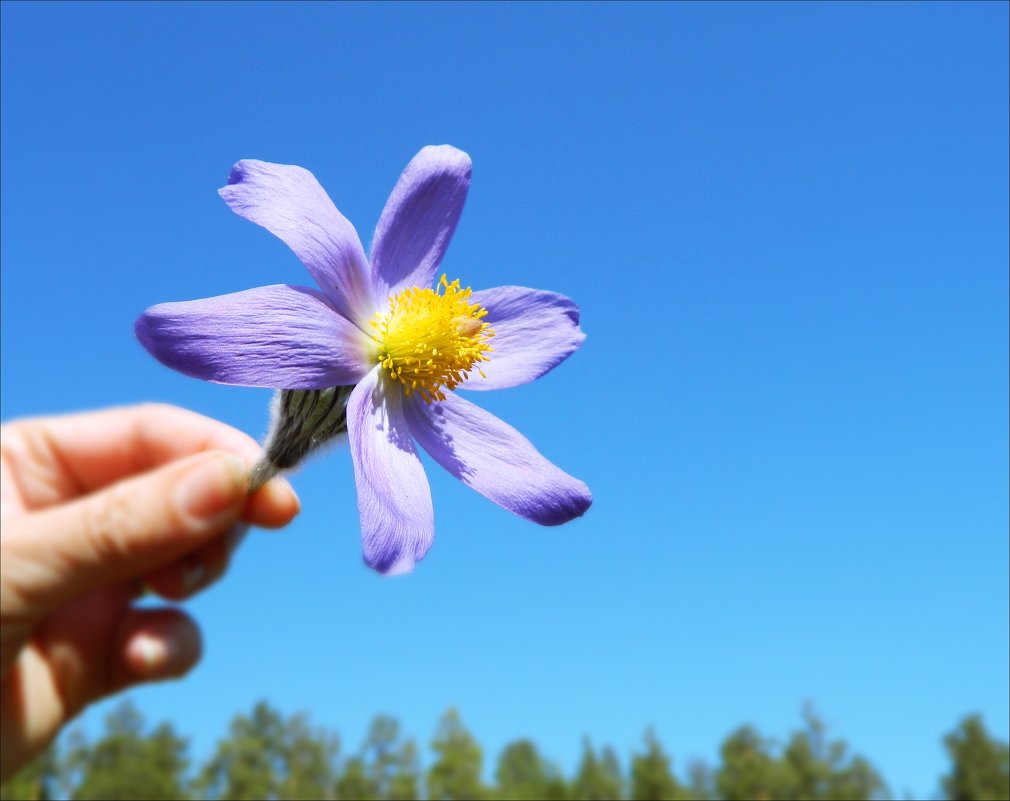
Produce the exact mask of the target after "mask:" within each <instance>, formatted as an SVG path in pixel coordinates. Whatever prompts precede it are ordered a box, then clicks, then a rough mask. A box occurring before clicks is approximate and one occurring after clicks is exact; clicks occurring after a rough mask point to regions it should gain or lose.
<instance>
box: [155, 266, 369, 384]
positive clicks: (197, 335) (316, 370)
mask: <svg viewBox="0 0 1010 801" xmlns="http://www.w3.org/2000/svg"><path fill="white" fill-rule="evenodd" d="M135 330H136V333H137V339H139V340H140V342H141V344H142V345H143V346H144V347H145V348H147V350H148V351H149V352H150V353H151V355H152V356H154V357H155V358H156V359H157V360H158V361H160V362H161V363H162V364H164V365H166V366H167V367H171V368H172V369H173V370H178V371H179V372H180V373H185V374H186V375H189V376H193V377H194V378H202V379H203V380H205V381H216V382H218V383H221V384H240V385H242V386H250V387H272V388H274V389H323V388H325V387H334V386H347V385H351V384H356V383H357V382H358V380H359V379H360V378H361V377H362V376H363V375H364V374H365V373H366V372H367V371H368V365H367V360H366V348H367V337H366V336H365V334H363V333H362V332H361V330H360V329H358V328H357V327H356V326H354V325H353V324H351V323H350V322H348V321H347V320H346V319H344V318H343V317H341V316H340V315H339V314H337V312H335V311H334V310H333V308H332V307H331V306H330V305H329V303H328V302H327V300H326V298H325V297H324V296H323V294H322V293H321V292H317V291H316V290H314V289H309V288H307V287H297V286H287V285H286V284H276V285H274V286H263V287H258V288H256V289H247V290H245V291H243V292H233V293H232V294H229V295H218V296H217V297H213V298H204V299H203V300H191V301H185V302H181V303H162V304H159V305H157V306H152V307H151V308H150V309H148V310H147V311H145V312H144V313H143V314H142V315H140V317H139V318H138V319H137V322H136V325H135Z"/></svg>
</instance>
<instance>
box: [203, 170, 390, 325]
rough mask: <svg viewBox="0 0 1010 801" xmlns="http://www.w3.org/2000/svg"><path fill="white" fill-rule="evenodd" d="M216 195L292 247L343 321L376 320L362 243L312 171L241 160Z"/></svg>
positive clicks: (359, 322)
mask: <svg viewBox="0 0 1010 801" xmlns="http://www.w3.org/2000/svg"><path fill="white" fill-rule="evenodd" d="M218 193H219V194H220V195H221V197H222V198H224V201H225V203H227V204H228V205H229V206H230V207H231V209H232V211H234V212H235V213H236V214H238V215H239V216H241V217H245V218H246V219H247V220H251V221H252V222H254V223H256V224H257V225H262V226H263V227H264V228H266V229H267V230H268V231H270V233H272V234H273V235H274V236H276V237H278V238H279V239H281V240H282V241H283V242H284V243H285V244H286V245H287V246H288V247H290V248H291V249H292V250H293V251H294V252H295V255H296V256H298V258H299V259H301V261H302V264H304V265H305V266H306V268H308V271H309V272H310V273H311V274H312V277H313V278H314V279H315V280H316V283H317V284H319V287H320V289H322V290H323V292H324V293H325V294H326V296H327V297H328V298H329V299H330V301H331V302H332V303H333V306H334V308H336V310H337V311H339V312H340V313H341V314H342V315H344V317H346V318H347V319H348V320H351V321H352V322H354V323H357V324H358V325H359V326H364V325H367V323H368V320H370V319H372V317H374V315H375V312H376V310H377V306H376V303H375V299H374V297H373V294H372V285H371V279H370V277H369V268H368V260H367V259H366V258H365V251H364V249H363V248H362V247H361V240H359V239H358V234H357V232H356V231H355V230H354V226H352V225H351V224H350V223H349V222H348V221H347V220H346V219H345V218H344V216H343V215H342V214H341V213H340V212H339V211H337V208H336V206H334V205H333V201H331V200H330V198H329V196H328V195H327V194H326V191H325V190H324V189H323V188H322V187H321V186H320V185H319V182H318V181H317V180H316V179H315V176H313V175H312V173H311V172H309V171H308V170H306V169H304V168H302V167H295V166H291V165H287V164H270V163H269V162H266V161H256V160H255V159H244V160H243V161H240V162H238V164H236V165H235V166H234V167H232V170H231V175H230V176H229V177H228V186H225V187H222V188H221V189H219V190H218ZM382 300H383V301H385V297H383V298H382Z"/></svg>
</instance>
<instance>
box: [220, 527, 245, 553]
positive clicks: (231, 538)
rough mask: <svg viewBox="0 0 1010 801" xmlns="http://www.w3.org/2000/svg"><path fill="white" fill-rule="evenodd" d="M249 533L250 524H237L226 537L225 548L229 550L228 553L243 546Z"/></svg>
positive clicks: (229, 530)
mask: <svg viewBox="0 0 1010 801" xmlns="http://www.w3.org/2000/svg"><path fill="white" fill-rule="evenodd" d="M248 533H249V524H248V523H241V522H239V523H236V524H235V525H233V526H232V527H231V528H230V529H228V531H227V532H225V535H224V547H225V548H226V549H227V551H228V553H229V554H230V553H232V552H234V550H235V549H236V548H238V546H239V545H240V544H241V542H242V540H244V539H245V535H246V534H248Z"/></svg>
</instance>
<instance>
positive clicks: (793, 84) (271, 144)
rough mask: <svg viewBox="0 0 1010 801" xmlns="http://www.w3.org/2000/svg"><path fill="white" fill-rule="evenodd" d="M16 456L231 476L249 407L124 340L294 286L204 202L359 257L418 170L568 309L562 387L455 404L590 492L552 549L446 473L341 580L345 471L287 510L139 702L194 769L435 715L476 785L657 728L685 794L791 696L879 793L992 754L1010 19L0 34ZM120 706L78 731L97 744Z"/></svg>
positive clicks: (496, 269) (916, 788)
mask: <svg viewBox="0 0 1010 801" xmlns="http://www.w3.org/2000/svg"><path fill="white" fill-rule="evenodd" d="M2 14H3V19H2V22H3V34H2V35H3V41H2V44H3V56H2V59H3V62H2V73H3V79H2V80H3V86H2V89H3V92H2V104H3V108H2V111H3V137H2V157H3V174H2V182H3V186H2V188H3V206H2V225H3V237H2V259H3V274H2V276H3V277H2V290H3V293H2V312H3V323H2V333H3V341H2V357H3V384H2V403H3V410H2V412H3V417H4V419H10V418H13V417H17V416H22V415H28V414H37V413H50V412H61V411H69V410H76V409H84V408H92V407H101V406H108V405H113V404H123V403H132V402H139V401H145V400H161V401H167V402H171V403H175V404H179V405H182V406H186V407H189V408H192V409H196V410H198V411H200V412H202V413H204V414H208V415H211V416H214V417H217V418H219V419H221V420H225V421H227V422H229V423H231V424H233V425H235V426H237V427H239V428H241V429H243V430H245V431H248V432H250V433H251V434H253V435H254V436H259V435H261V434H262V433H263V432H264V430H265V428H266V423H267V418H266V409H267V404H268V402H269V398H270V392H269V391H267V390H256V389H243V388H235V387H226V386H218V385H211V384H205V383H201V382H198V381H195V380H192V379H189V378H186V377H184V376H182V375H178V374H175V373H173V372H170V371H169V370H167V369H165V368H163V367H162V366H160V365H159V364H158V363H156V362H155V361H154V360H153V359H152V358H150V357H149V356H148V355H147V354H146V353H145V352H144V351H143V350H142V349H141V347H140V346H139V345H138V344H137V342H136V341H135V340H134V338H133V333H132V325H133V321H134V319H135V318H136V316H137V315H138V314H139V313H140V312H141V311H142V310H143V309H144V308H145V307H147V306H149V305H152V304H154V303H158V302H162V301H167V300H186V299H191V298H197V297H206V296H209V295H214V294H220V293H224V292H230V291H235V290H240V289H245V288H248V287H253V286H260V285H264V284H272V283H278V282H290V283H296V284H305V283H309V282H310V279H309V278H308V276H307V275H306V274H305V272H304V270H303V268H302V266H301V265H300V264H299V262H298V261H297V259H296V258H295V257H294V256H293V255H292V254H291V253H290V252H289V251H288V250H287V249H286V247H285V246H284V245H283V244H282V243H281V242H280V241H279V240H276V239H274V238H273V237H271V236H270V235H269V234H268V233H266V232H265V231H263V230H262V229H259V228H257V227H256V226H254V225H252V224H251V223H248V222H246V221H244V220H241V219H240V218H238V217H237V216H236V215H234V214H233V213H232V212H231V211H229V210H228V209H227V207H226V206H225V205H224V203H223V202H222V201H221V200H220V199H219V198H218V196H217V192H216V190H217V189H218V187H220V186H221V185H223V184H224V182H225V180H226V178H227V175H228V171H229V168H230V167H231V165H232V164H233V163H234V162H235V161H237V160H238V159H240V158H258V159H264V160H267V161H275V162H282V163H289V164H300V165H302V166H304V167H307V168H308V169H310V170H312V171H313V172H314V173H315V175H316V176H317V177H318V178H319V180H320V182H321V183H322V184H323V186H325V187H326V188H327V190H328V191H329V193H330V195H331V197H332V198H333V199H334V201H335V203H336V204H337V206H338V208H340V209H341V211H342V212H343V213H344V214H345V215H346V216H347V217H348V218H349V219H350V220H351V222H352V223H354V224H355V226H356V227H357V229H358V231H359V233H360V235H361V238H362V240H363V242H364V243H365V244H366V247H367V244H368V242H369V241H370V239H371V233H372V230H373V227H374V225H375V221H376V220H377V219H378V215H379V212H380V211H381V209H382V206H383V203H384V202H385V199H386V196H387V194H388V192H389V190H390V189H391V188H392V186H393V184H394V182H395V181H396V178H397V177H398V175H399V172H400V170H401V169H402V168H403V166H404V165H405V164H406V163H407V161H408V160H409V159H410V158H411V156H413V155H414V153H415V152H416V151H417V150H418V149H420V148H421V147H422V146H423V145H425V144H441V143H449V144H453V145H455V146H457V147H460V148H462V149H464V150H466V151H467V152H468V153H469V154H470V155H471V157H472V159H473V162H474V170H473V184H472V189H471V192H470V196H469V200H468V203H467V207H466V209H465V211H464V213H463V217H462V220H461V222H460V225H459V228H458V229H457V233H456V237H455V239H454V241H453V243H452V246H451V247H450V249H449V251H448V254H447V257H446V260H445V261H444V262H443V265H444V269H445V271H446V272H447V273H448V274H449V276H450V278H452V277H459V278H460V279H461V280H462V282H463V283H464V284H470V285H472V286H473V287H474V288H483V287H489V286H496V285H499V284H520V285H526V286H533V287H540V288H544V289H550V290H554V291H558V292H562V293H565V294H567V295H569V296H571V297H572V298H574V299H575V300H576V301H577V302H578V303H579V304H580V306H581V308H582V321H583V328H584V329H585V331H586V332H587V333H588V339H587V341H586V343H585V345H584V347H583V349H582V350H581V351H580V352H578V353H577V354H575V355H574V356H573V357H572V358H571V359H570V360H569V361H568V362H566V363H565V364H563V365H562V366H561V367H559V368H558V369H557V370H555V371H554V372H553V373H551V374H550V375H548V376H547V377H545V378H544V379H542V380H540V381H538V382H536V383H534V384H531V385H527V386H524V387H520V388H517V389H513V390H509V391H506V392H501V393H481V396H480V398H477V399H476V400H478V401H479V402H481V403H482V404H483V405H484V406H485V407H486V408H488V409H490V410H492V411H493V412H495V413H496V414H498V415H500V416H501V417H502V418H504V419H505V420H507V421H508V422H510V423H511V424H512V425H514V426H516V427H517V428H519V429H520V430H521V431H523V432H524V433H525V434H526V435H527V436H528V437H529V438H530V439H531V440H532V441H533V442H534V443H535V444H536V445H537V446H538V447H539V448H540V449H541V450H542V452H543V453H545V454H546V455H547V456H548V457H549V458H551V459H553V460H554V461H556V462H557V463H558V464H559V465H560V466H561V467H563V468H564V469H566V470H568V471H569V472H571V473H573V474H574V475H577V476H579V477H580V478H582V479H584V480H585V481H586V482H587V483H588V484H589V485H590V487H591V488H592V490H593V492H594V495H595V503H594V506H593V507H592V509H591V510H590V512H589V513H588V514H587V515H586V516H585V517H584V518H583V519H581V520H578V521H576V522H574V523H572V524H570V525H567V526H564V527H561V528H554V529H542V528H539V527H537V526H535V525H533V524H531V523H527V522H525V521H522V520H520V519H519V518H516V517H514V516H512V515H511V514H509V513H508V512H504V511H502V510H500V509H498V508H497V507H494V506H493V505H492V504H490V502H488V501H486V500H484V499H483V498H481V497H479V496H477V495H476V494H474V493H472V492H470V491H469V490H467V489H466V488H465V487H463V486H462V485H460V484H458V483H457V482H456V481H455V479H453V478H451V477H450V476H448V475H447V474H444V473H443V472H441V471H440V470H439V469H438V468H437V466H434V465H431V463H428V467H429V469H428V475H429V478H430V481H431V484H432V493H433V498H434V503H435V514H436V531H437V534H436V543H435V547H434V549H433V550H432V551H431V553H430V555H429V556H428V558H427V559H426V560H425V561H424V563H422V564H421V565H420V566H419V568H418V569H417V571H416V572H415V573H414V574H413V575H411V576H410V577H407V578H401V579H395V580H387V579H382V578H380V577H378V576H376V575H374V574H372V573H370V572H369V571H368V570H367V569H366V568H364V566H363V565H362V564H361V561H360V556H359V542H358V523H357V513H356V506H355V498H354V486H353V477H352V473H351V466H350V459H349V456H348V454H347V452H346V450H345V449H336V450H333V451H332V452H330V453H329V454H328V455H325V456H322V457H320V458H316V459H315V460H313V461H312V462H311V463H309V464H307V465H306V466H304V467H303V468H302V469H301V470H300V471H299V472H298V473H297V474H296V475H295V476H294V477H293V483H294V485H295V487H296V488H297V490H298V492H299V493H300V495H301V498H302V502H303V508H304V511H303V513H302V515H301V516H300V518H299V519H298V520H297V521H296V522H295V523H294V524H293V525H292V526H291V527H290V528H289V529H287V530H286V531H284V532H282V533H266V532H255V533H254V535H253V536H251V537H250V539H249V540H248V541H247V543H246V546H245V547H244V550H243V552H242V553H241V554H240V555H239V556H238V558H237V562H236V564H235V566H234V569H233V570H232V571H231V573H230V575H229V576H228V578H227V579H226V580H225V581H223V582H222V583H221V584H220V585H219V586H217V587H215V588H214V589H213V590H211V591H209V592H208V593H206V594H205V595H204V596H202V597H200V598H199V599H197V600H195V601H193V602H192V603H191V604H189V607H190V608H191V610H192V612H193V613H194V615H196V616H197V617H198V618H199V620H200V621H201V624H202V626H203V629H204V633H205V637H206V645H207V648H206V656H205V659H204V662H203V663H202V665H201V666H200V667H199V668H198V669H197V670H196V671H195V672H194V673H193V674H192V675H191V676H190V677H189V678H188V679H187V680H186V681H184V682H181V683H175V684H169V685H164V686H160V687H154V688H148V689H145V690H143V691H140V692H136V693H134V696H133V697H134V699H135V700H136V702H137V703H138V704H139V706H140V707H141V709H142V710H143V711H144V712H145V713H146V714H147V715H148V716H149V717H151V718H153V719H161V718H170V719H172V720H174V721H175V722H176V724H177V725H178V727H179V728H180V729H181V730H182V731H184V732H187V733H190V734H192V735H193V738H194V739H193V753H194V756H196V757H197V758H202V757H204V756H206V754H207V753H208V752H209V750H210V749H211V748H212V747H213V744H214V741H215V739H216V738H217V737H218V736H219V735H220V734H223V733H224V731H225V729H226V726H227V722H228V720H229V719H230V717H231V716H232V715H233V714H234V713H236V712H238V711H241V710H246V709H248V708H249V707H250V706H251V705H252V704H253V703H254V702H255V701H256V700H257V699H259V698H267V699H269V700H270V701H271V702H272V703H274V704H275V705H277V706H279V707H280V708H282V709H283V710H285V711H288V712H293V711H295V710H298V709H307V710H310V711H311V712H312V714H313V717H314V719H315V720H316V721H318V722H320V723H324V724H326V725H328V726H332V727H334V728H337V729H339V730H340V732H341V733H342V735H343V737H344V741H345V747H347V748H354V747H356V746H357V743H358V742H359V741H360V738H361V737H362V735H363V733H364V731H365V728H366V726H367V723H368V721H369V719H370V717H371V716H372V715H373V714H374V713H376V712H388V713H391V714H394V715H396V716H398V717H399V718H400V719H401V721H402V722H403V724H404V726H405V728H406V730H407V731H408V732H410V733H413V734H415V735H417V736H419V737H420V738H421V739H422V740H427V738H428V737H429V736H430V734H431V731H432V729H433V727H434V724H435V721H436V719H437V717H438V715H439V714H440V713H441V712H442V711H443V710H444V709H445V708H446V707H448V706H449V705H457V706H458V707H459V708H460V709H461V711H462V713H463V717H464V720H465V721H466V722H467V723H468V725H469V726H470V727H471V728H472V729H473V730H474V731H475V733H476V734H477V735H478V737H479V738H480V739H481V741H482V742H483V743H485V744H486V745H487V746H488V750H489V751H490V752H491V753H492V754H496V753H497V751H498V750H499V749H500V747H501V746H502V745H503V744H504V743H505V742H507V741H508V740H509V739H512V738H515V737H520V736H524V735H529V736H533V737H534V738H535V739H536V740H537V741H538V742H539V743H540V744H541V745H542V747H543V750H544V751H545V752H546V753H547V755H549V756H550V757H552V758H554V759H556V760H558V761H559V762H561V763H562V764H563V765H564V766H565V767H566V768H571V766H572V765H573V764H574V762H575V760H576V758H577V754H578V749H579V742H580V738H581V737H582V735H584V734H586V735H589V736H591V737H592V738H593V739H594V740H595V741H597V742H609V743H612V744H614V745H615V746H616V747H617V748H618V749H619V750H620V751H621V752H622V753H623V754H627V753H628V751H629V750H630V749H631V748H632V747H633V746H635V745H637V744H638V742H639V738H640V736H641V733H642V731H643V729H644V727H645V726H646V725H647V724H652V725H654V726H655V727H656V729H657V731H658V732H659V734H660V737H661V738H662V739H663V741H664V742H665V744H666V745H667V747H668V749H669V750H670V751H672V752H673V754H674V756H675V759H676V760H677V762H678V764H680V765H681V766H683V764H684V762H685V761H686V759H688V758H690V757H702V758H707V759H710V760H712V759H714V758H715V756H716V751H717V747H718V744H719V742H720V740H721V739H722V737H724V736H725V735H726V734H727V733H729V731H730V730H731V729H732V728H734V727H735V726H737V725H739V724H741V723H743V722H748V721H749V722H753V723H754V724H756V725H757V726H758V727H759V728H761V729H762V730H763V731H765V732H766V733H768V734H772V735H776V736H778V737H784V736H785V735H786V734H787V732H788V731H790V730H791V729H792V728H794V727H795V726H797V725H799V722H800V709H801V706H802V704H803V702H804V701H805V700H808V699H809V700H812V701H814V702H815V703H816V704H817V707H818V708H819V709H820V711H821V713H822V714H823V716H824V717H825V718H826V719H827V721H828V722H829V723H830V724H831V725H832V726H833V731H834V733H835V734H837V735H838V736H841V737H844V738H846V739H848V740H849V741H850V742H851V743H852V744H853V745H854V746H855V747H856V748H857V749H858V750H860V751H862V752H863V753H865V754H866V755H867V756H869V757H870V758H871V759H872V760H873V761H874V762H875V764H876V765H877V766H878V767H879V768H880V769H881V771H882V772H883V773H884V774H885V776H886V778H887V779H888V781H889V782H890V784H891V786H892V789H893V790H894V791H895V792H898V793H901V792H904V791H906V790H908V791H911V792H914V793H916V794H930V793H933V792H935V791H936V780H937V777H938V776H939V774H940V773H941V771H942V770H943V769H944V767H945V764H946V763H945V759H944V756H943V753H942V748H941V744H940V740H941V735H942V734H943V733H944V732H945V731H947V730H949V729H950V728H952V727H953V726H954V724H955V723H956V722H957V720H958V719H959V718H960V716H962V715H963V714H965V713H968V712H971V711H979V712H981V713H983V715H984V716H985V718H986V720H987V723H988V724H989V725H990V727H991V728H992V729H993V730H994V731H995V732H997V733H998V734H999V735H1001V736H1002V737H1004V738H1006V737H1007V736H1008V724H1007V717H1008V711H1010V698H1008V690H1007V675H1008V670H1010V665H1008V612H1007V596H1008V567H1007V565H1008V538H1007V529H1008V497H1007V485H1008V478H1010V476H1008V453H1007V440H1008V424H1007V406H1008V397H1007V394H1008V393H1007V387H1008V368H1007V361H1008V345H1007V329H1008V303H1007V295H1008V281H1007V261H1008V229H1007V218H1008V178H1007V176H1008V155H1007V154H1008V130H1007V127H1008V122H1007V120H1008V101H1007V97H1008V84H1007V81H1008V79H1007V73H1008V52H1007V48H1008V45H1007V38H1006V30H1007V24H1008V6H1007V4H1005V3H976V4H971V3H959V4H944V3H928V4H914V3H899V4H893V5H892V4H851V5H850V4H817V5H801V4H793V3H788V4H782V5H758V4H742V5H736V4H732V3H717V4H711V5H692V4H675V5H665V4H652V3H650V4H643V5H636V4H632V3H622V4H620V5H604V4H593V5H585V6H580V5H573V4H556V5H545V4H530V5H514V4H508V5H506V4H502V5H498V4H486V5H463V4H451V5H397V4H378V5H351V4H346V5H345V4H306V5H293V4H292V5H285V6H280V5H273V4H269V3H256V4H250V5H244V4H240V3H228V4H220V5H206V4H156V3H152V4H145V5H131V4H126V3H116V4H111V5H91V4H84V3H74V4H70V5H62V4H58V3H44V4H42V3H38V4H35V3H32V4H24V3H4V4H3V9H2ZM106 710H107V707H99V708H98V709H96V710H95V711H94V712H93V713H90V714H89V715H88V716H86V718H85V722H86V723H88V724H89V725H94V724H95V722H96V721H97V720H99V719H100V717H101V715H102V714H104V712H105V711H106Z"/></svg>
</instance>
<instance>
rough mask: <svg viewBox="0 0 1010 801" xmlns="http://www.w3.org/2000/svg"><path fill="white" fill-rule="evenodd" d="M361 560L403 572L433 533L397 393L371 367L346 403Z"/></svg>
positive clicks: (421, 476) (431, 515) (428, 502)
mask: <svg viewBox="0 0 1010 801" xmlns="http://www.w3.org/2000/svg"><path fill="white" fill-rule="evenodd" d="M347 437H348V441H349V443H350V446H351V458H352V460H353V461H354V481H355V483H356V484H357V487H358V514H359V516H360V517H361V541H362V552H363V556H364V559H365V564H367V565H368V566H369V567H371V568H374V569H375V570H378V571H379V572H380V573H406V572H408V571H410V570H411V569H412V568H413V567H414V563H415V562H419V561H421V560H422V559H423V558H424V555H425V554H426V553H428V549H429V548H430V547H431V543H432V540H433V539H434V536H435V519H434V513H433V511H432V508H431V492H430V490H429V489H428V479H427V478H426V477H425V475H424V468H423V467H422V466H421V460H420V459H419V458H418V456H417V449H416V448H415V447H414V442H413V440H412V439H411V438H410V431H409V430H408V428H407V423H406V421H405V420H404V418H403V395H402V393H401V391H400V389H399V387H398V386H393V387H389V386H387V384H386V382H385V380H384V378H383V374H382V372H381V369H380V368H379V367H378V366H376V367H375V369H373V370H372V371H371V372H370V373H369V374H368V375H367V376H365V378H363V379H362V380H361V383H359V384H358V386H357V387H355V389H354V392H352V393H351V397H350V398H349V399H348V401H347Z"/></svg>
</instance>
